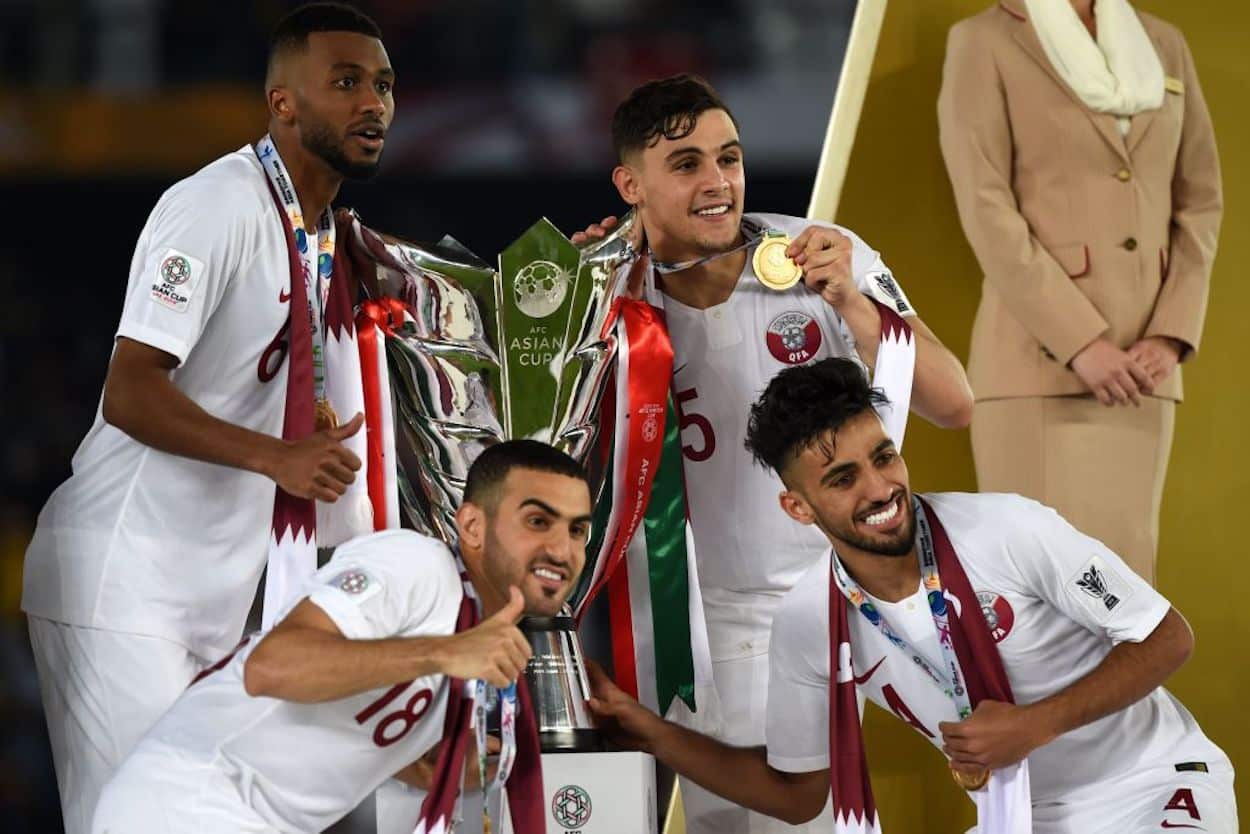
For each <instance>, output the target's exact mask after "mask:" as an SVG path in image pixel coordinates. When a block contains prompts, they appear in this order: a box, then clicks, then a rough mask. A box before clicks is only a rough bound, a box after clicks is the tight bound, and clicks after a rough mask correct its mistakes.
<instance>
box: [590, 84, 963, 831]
mask: <svg viewBox="0 0 1250 834" xmlns="http://www.w3.org/2000/svg"><path fill="white" fill-rule="evenodd" d="M612 139H613V143H614V145H615V148H616V151H617V154H618V157H619V164H618V165H617V167H616V169H615V170H614V171H613V172H612V180H613V182H614V183H615V184H616V187H617V190H618V191H619V192H620V195H621V197H622V199H624V200H625V202H626V203H628V204H629V205H631V206H632V207H633V208H634V210H635V211H636V212H637V215H638V217H639V219H640V220H641V223H642V226H643V229H644V232H645V235H646V245H647V247H648V249H649V252H650V255H651V259H652V262H653V264H655V266H656V269H655V270H653V272H652V273H651V274H650V275H649V276H648V277H647V283H646V288H645V291H646V297H647V299H648V300H649V301H651V303H652V304H654V305H656V306H659V307H662V308H663V310H664V317H665V323H666V325H667V328H668V333H669V335H670V337H671V339H672V343H673V351H674V359H673V367H674V369H675V372H674V378H673V385H674V391H675V394H676V398H677V401H678V407H679V408H680V409H681V412H682V425H683V427H685V428H684V431H683V434H682V440H683V441H684V444H683V452H684V461H683V463H684V466H685V483H686V489H687V499H688V502H689V512H690V522H691V528H692V529H693V532H694V541H695V553H696V557H697V560H698V564H697V567H698V575H699V588H700V593H701V594H702V597H703V604H704V611H705V613H706V617H707V628H708V639H709V644H710V648H711V653H712V661H713V675H714V678H715V683H716V690H717V693H718V695H719V697H720V699H721V705H722V708H723V710H724V716H723V718H724V720H723V730H724V735H723V736H722V738H723V740H725V741H727V742H730V743H733V744H742V745H755V744H762V743H763V741H764V737H763V726H764V712H763V710H764V702H765V698H766V692H767V688H768V650H769V649H768V645H769V643H768V639H769V627H770V625H771V623H772V618H773V613H774V611H775V610H776V607H777V604H778V602H779V601H780V600H781V596H782V595H783V594H784V593H785V592H786V591H788V590H789V589H790V588H791V587H793V585H794V583H795V582H796V581H798V578H799V577H800V576H801V575H802V574H803V572H804V571H806V570H807V569H808V568H809V567H811V565H812V564H813V563H815V562H817V561H819V560H820V559H821V557H822V555H823V554H824V553H825V552H826V551H827V550H828V544H827V542H825V540H824V538H823V537H822V536H821V535H820V534H819V532H818V531H816V530H814V529H812V528H810V527H804V526H803V525H800V524H795V523H794V522H793V521H791V520H790V519H788V518H786V517H785V516H784V515H782V514H781V513H775V512H769V511H768V510H767V509H766V508H767V507H770V506H772V504H773V502H774V501H775V496H776V495H777V493H778V491H780V489H781V483H780V482H779V481H778V480H777V477H776V475H774V474H773V473H772V472H769V471H765V470H763V469H761V468H759V467H756V466H753V465H752V463H751V459H750V457H749V456H748V455H747V454H746V452H745V451H744V449H743V445H742V444H743V440H744V438H745V436H746V413H747V407H748V405H749V404H750V403H751V402H752V401H753V400H754V399H755V398H756V397H757V396H758V395H759V393H760V392H761V391H762V390H763V389H764V386H765V385H767V384H768V380H770V379H771V378H772V377H773V375H775V374H776V373H777V372H778V371H779V370H781V369H782V368H786V367H790V366H793V365H802V364H805V363H808V362H811V361H814V360H817V359H822V358H825V357H829V356H841V357H848V358H850V359H852V360H853V361H855V362H856V363H857V364H860V365H861V366H862V367H865V368H870V367H873V366H874V364H875V363H876V360H877V350H878V344H879V342H880V340H881V330H882V328H881V315H882V314H881V312H880V311H879V308H878V306H877V304H880V305H881V306H882V307H884V308H886V309H888V310H889V311H892V312H893V313H895V314H897V315H899V316H902V317H903V318H905V319H906V321H907V323H908V324H909V325H910V326H911V329H912V331H913V333H914V334H915V337H916V360H915V363H916V364H915V371H914V380H915V382H914V387H913V393H912V399H911V403H912V409H913V410H914V411H915V412H916V413H918V414H920V415H921V416H922V417H924V418H926V419H928V420H930V421H931V422H933V423H935V424H937V425H939V426H943V427H948V428H959V427H962V426H965V425H967V423H968V420H969V418H970V416H971V409H972V393H971V390H970V389H969V387H968V382H967V379H966V377H965V376H964V371H963V368H962V367H961V366H960V364H959V361H958V360H957V359H956V358H955V357H954V356H953V355H952V354H951V353H950V351H948V350H947V349H946V348H945V347H944V346H943V345H942V343H941V342H940V341H939V340H938V338H937V337H936V336H934V335H933V333H932V331H930V330H929V328H928V327H926V326H925V324H924V322H923V321H921V319H920V317H919V316H918V315H917V314H916V311H915V309H914V308H913V307H912V306H911V304H910V302H909V301H908V300H907V297H906V295H905V294H904V293H903V292H902V290H901V289H900V288H899V286H898V283H897V282H896V281H895V279H894V277H893V275H892V273H891V272H890V269H889V267H887V266H886V264H885V263H884V261H883V260H882V258H881V256H880V254H879V253H878V252H877V251H876V250H874V249H872V248H871V247H870V246H869V245H868V244H866V243H865V242H864V241H863V240H861V239H860V238H859V237H858V236H857V235H855V234H854V233H853V232H851V231H850V230H849V229H845V228H842V227H838V226H833V225H831V224H827V223H813V222H811V221H808V220H805V219H802V218H798V217H787V216H784V215H777V214H745V215H744V213H743V212H744V211H745V209H744V205H745V198H746V194H745V192H746V167H745V161H746V149H745V148H744V147H743V144H742V142H741V141H740V140H739V137H738V125H737V122H736V120H735V119H734V117H733V115H732V114H731V113H730V111H729V108H728V106H727V105H726V104H725V103H724V102H723V101H722V100H721V99H720V98H719V96H717V94H716V92H715V91H714V90H713V89H712V88H711V87H710V86H709V85H708V84H707V83H706V82H704V81H702V80H701V79H698V78H694V77H692V76H688V75H680V76H676V77H673V78H668V79H664V80H662V81H654V82H651V83H648V84H645V85H643V86H641V87H639V88H638V89H636V90H634V91H633V93H631V94H630V95H629V97H628V98H626V99H625V101H624V102H622V103H621V105H620V106H619V107H618V108H617V110H616V114H615V116H614V117H613V121H612ZM613 222H614V221H613V220H612V219H611V218H608V219H607V220H606V221H605V225H606V226H607V227H608V228H610V227H611V225H612V224H613ZM604 232H605V229H604V228H603V227H601V226H600V225H598V224H597V225H595V226H591V227H590V228H589V229H588V230H587V232H586V233H583V234H580V235H575V236H574V242H581V241H583V240H585V239H586V238H587V237H590V238H593V237H598V236H601V235H602V234H604ZM766 232H781V233H784V234H786V235H788V236H789V237H790V238H791V242H790V244H789V247H788V250H787V254H788V255H790V256H792V257H793V259H794V262H795V263H796V264H797V265H798V266H800V267H801V268H802V270H803V278H802V281H801V282H800V283H798V284H797V285H795V286H793V287H791V288H790V289H787V290H784V291H775V290H773V289H769V288H767V287H765V286H764V285H762V284H761V283H760V282H759V281H758V280H757V276H756V274H755V269H754V264H753V257H752V255H753V252H754V251H755V250H754V245H755V244H756V243H758V242H759V240H760V236H761V234H763V233H766ZM874 300H875V301H876V302H877V303H874ZM745 518H749V519H751V523H750V524H746V525H744V524H742V519H745ZM682 798H683V801H684V803H685V808H686V815H687V817H686V818H687V821H688V825H689V826H690V831H691V834H713V833H714V834H725V832H744V833H745V832H747V831H752V832H763V831H767V830H770V829H771V828H780V827H779V826H777V824H776V823H775V822H773V821H770V820H767V819H763V818H760V817H759V816H758V815H755V816H752V815H750V814H749V813H748V812H746V811H745V810H742V809H737V808H733V807H732V806H730V805H727V804H726V803H725V802H724V801H723V800H721V799H719V798H718V797H715V796H712V795H710V794H708V793H706V792H704V791H702V790H700V789H699V788H698V787H697V786H692V785H683V788H682ZM818 827H819V826H816V827H814V828H813V830H815V828H818ZM782 830H785V829H782Z"/></svg>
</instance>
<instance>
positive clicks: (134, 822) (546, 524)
mask: <svg viewBox="0 0 1250 834" xmlns="http://www.w3.org/2000/svg"><path fill="white" fill-rule="evenodd" d="M456 526H457V529H458V531H459V534H460V552H459V554H458V555H459V557H460V559H461V560H462V563H461V564H462V566H463V567H462V569H463V575H462V574H461V569H460V568H459V567H458V565H457V559H456V558H455V556H454V555H453V554H452V553H451V552H450V551H449V550H448V549H447V547H446V546H445V545H444V544H442V543H441V542H439V541H436V540H435V539H431V538H427V537H425V536H420V535H418V534H416V533H413V532H410V531H401V530H396V531H387V532H383V533H375V534H372V535H369V536H364V537H362V538H359V539H355V540H353V541H351V542H349V543H347V544H345V545H343V546H341V547H339V548H338V550H337V551H336V552H335V555H334V558H333V559H332V560H331V561H330V563H329V564H327V565H326V566H325V567H324V568H322V569H321V570H320V571H319V572H318V573H317V575H316V576H315V577H313V579H312V580H311V581H310V584H309V586H308V592H307V594H306V595H305V597H304V598H303V599H302V600H301V601H300V602H298V603H297V604H296V605H295V606H294V608H292V609H291V610H290V612H289V613H287V615H286V616H285V618H283V619H282V621H281V622H279V623H278V624H277V625H276V626H275V627H274V628H273V629H271V630H270V631H269V632H267V633H264V634H261V635H259V636H257V637H255V638H253V639H249V640H248V641H246V642H245V644H244V645H243V646H242V647H241V648H240V649H239V650H238V651H237V652H236V653H235V654H234V655H232V656H229V657H227V658H226V659H225V660H223V661H221V662H220V663H218V664H217V665H216V666H215V667H213V671H211V672H209V673H207V674H206V675H204V676H202V678H201V679H200V680H198V681H197V682H196V683H194V684H192V686H191V687H190V688H189V689H188V690H187V691H186V693H185V694H183V695H182V697H180V698H179V699H178V700H177V702H175V703H174V705H173V707H171V708H170V710H169V712H167V713H166V714H165V715H164V716H163V717H162V718H161V720H160V721H159V722H158V723H157V724H156V726H155V727H154V728H153V729H152V730H151V731H150V732H149V733H148V734H147V735H146V736H145V737H144V738H143V739H142V740H141V741H140V742H139V744H138V745H137V746H136V748H135V751H134V752H133V753H132V754H131V756H130V757H129V758H128V759H127V760H126V762H125V763H124V764H123V765H122V767H121V769H120V770H119V772H118V774H117V776H116V778H115V779H114V780H113V781H112V782H110V783H109V785H108V787H107V788H106V789H105V791H104V794H103V796H102V798H101V800H100V806H99V811H98V813H97V814H96V818H95V823H94V826H93V831H95V832H96V834H143V832H152V834H156V832H162V834H177V832H187V834H190V832H197V834H210V832H212V833H213V834H216V832H220V834H227V832H230V833H231V834H234V833H235V832H250V833H251V834H276V832H279V831H282V832H290V831H300V832H314V831H322V830H324V829H325V828H327V827H329V826H330V825H331V824H333V823H334V822H335V821H336V820H338V819H339V818H340V817H342V816H344V815H345V814H347V813H348V812H349V811H351V810H352V809H353V808H354V807H355V806H356V805H357V803H358V802H360V800H361V799H362V798H364V797H365V796H366V795H367V794H368V793H369V792H370V791H372V790H374V789H375V788H376V787H377V786H378V785H380V784H381V783H382V782H383V781H385V780H386V779H387V778H389V777H391V776H393V775H394V776H397V777H398V778H400V779H404V780H410V779H411V773H412V771H413V770H414V768H415V764H414V763H416V762H417V760H418V759H420V758H421V757H422V756H423V755H424V754H425V753H426V752H427V751H429V750H430V748H431V747H433V746H434V745H436V744H438V743H439V742H440V741H442V742H444V743H450V742H451V739H449V738H447V735H446V734H447V732H448V730H447V727H448V725H447V723H445V717H446V716H445V712H447V709H448V707H447V704H448V699H449V695H450V694H451V690H452V689H453V687H458V686H460V685H461V682H462V681H463V680H469V679H474V678H480V679H483V680H485V681H486V682H488V683H489V684H491V685H493V686H497V687H504V686H506V685H507V684H509V683H511V682H512V681H515V680H516V679H517V676H518V675H519V674H520V673H521V672H522V671H523V670H524V669H525V665H526V662H527V661H528V659H529V657H530V648H529V644H528V642H527V641H526V639H525V637H524V636H523V635H522V634H521V632H520V631H519V630H518V629H517V628H516V625H515V623H516V621H517V620H518V619H519V618H520V617H521V616H522V614H529V615H535V616H542V617H550V616H554V615H555V614H556V613H557V612H558V611H559V610H560V606H561V605H563V604H564V601H565V599H566V598H567V596H568V594H569V592H570V591H571V590H572V588H573V585H574V583H575V582H576V580H577V577H578V575H579V574H580V573H581V570H582V566H583V565H584V563H585V559H586V539H587V533H588V531H589V527H590V491H589V488H588V486H587V484H586V480H585V474H584V473H583V471H582V469H581V467H580V466H578V465H577V464H576V463H575V462H574V461H573V460H572V459H571V458H569V457H568V456H567V455H565V454H563V453H562V452H558V451H556V450H555V449H553V448H551V447H550V446H546V445H544V444H542V443H537V442H535V441H530V440H517V441H509V442H507V443H501V444H499V445H496V446H493V447H491V448H489V449H487V450H486V451H484V452H483V453H482V454H481V455H480V456H479V457H478V459H477V460H476V461H475V462H474V464H473V466H472V467H471V468H470V470H469V475H468V480H467V484H466V486H465V498H464V502H463V504H462V505H461V506H460V509H459V510H458V511H457V513H456ZM466 595H467V596H466ZM466 605H467V606H468V607H469V608H470V609H475V610H476V613H477V614H478V615H480V616H481V617H482V618H484V621H483V622H482V623H481V624H480V625H477V626H476V627H473V628H469V629H468V630H461V629H463V628H464V627H465V625H466V624H467V623H466V621H465V619H464V617H465V607H466ZM458 620H459V622H458ZM521 700H522V703H521V704H520V709H526V708H528V704H527V703H526V702H525V699H524V698H522V699H521ZM523 720H524V717H523V716H521V715H519V714H518V718H517V722H518V725H519V726H520V725H521V724H522V722H523ZM536 740H537V736H536V735H535V736H534V741H535V743H536ZM533 753H534V756H535V757H536V756H537V750H536V749H535V750H534V751H533ZM523 758H524V757H523V752H522V751H521V749H520V748H519V747H518V759H517V761H518V763H521V762H522V760H523ZM513 773H514V775H515V774H516V773H517V770H516V769H514V770H513ZM456 784H457V785H458V782H457V783H456ZM510 784H511V783H510ZM421 786H422V787H426V786H425V785H424V784H421ZM522 798H524V797H522ZM538 801H539V802H540V803H541V796H540V797H539V800H538ZM514 819H515V816H514Z"/></svg>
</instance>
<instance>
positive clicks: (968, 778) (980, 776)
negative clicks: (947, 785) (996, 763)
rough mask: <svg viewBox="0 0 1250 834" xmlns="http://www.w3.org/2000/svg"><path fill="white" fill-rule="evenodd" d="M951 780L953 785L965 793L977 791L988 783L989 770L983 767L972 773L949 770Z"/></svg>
mask: <svg viewBox="0 0 1250 834" xmlns="http://www.w3.org/2000/svg"><path fill="white" fill-rule="evenodd" d="M951 778H952V779H954V780H955V784H956V785H958V786H959V787H961V788H963V789H964V790H966V791H979V790H981V789H982V788H984V787H985V786H986V784H987V783H988V782H989V781H990V770H989V768H987V767H983V768H981V769H980V770H977V771H975V772H973V773H968V772H966V771H962V770H956V769H955V768H953V767H952V768H951Z"/></svg>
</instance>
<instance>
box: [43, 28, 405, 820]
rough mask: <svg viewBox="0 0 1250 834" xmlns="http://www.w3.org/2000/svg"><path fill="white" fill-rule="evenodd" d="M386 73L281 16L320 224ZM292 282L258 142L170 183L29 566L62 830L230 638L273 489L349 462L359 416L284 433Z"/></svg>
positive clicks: (283, 126)
mask: <svg viewBox="0 0 1250 834" xmlns="http://www.w3.org/2000/svg"><path fill="white" fill-rule="evenodd" d="M392 77H393V73H392V72H391V69H390V66H389V62H388V60H387V56H386V51H385V49H384V48H383V47H382V43H381V41H380V40H379V35H378V30H377V27H376V26H375V25H374V24H373V22H372V21H371V20H369V19H368V18H365V17H364V16H363V15H360V14H359V13H358V12H356V11H355V10H353V9H350V8H347V7H342V6H327V5H326V4H313V5H311V6H306V7H303V8H301V9H299V10H298V11H296V12H295V13H294V14H292V15H291V16H290V17H288V18H286V19H285V20H284V21H283V22H282V23H281V24H280V25H279V28H278V30H277V31H276V33H275V39H274V47H273V49H272V52H271V57H270V77H269V79H268V83H267V88H268V89H267V93H268V97H269V103H270V111H271V112H270V116H271V118H270V134H271V136H272V137H273V140H274V142H275V143H276V145H277V147H278V149H279V151H280V153H281V154H282V157H283V159H284V160H285V161H286V163H287V166H288V168H289V170H290V175H291V180H292V182H293V185H294V188H295V191H296V192H297V193H298V196H299V200H300V204H301V205H302V206H303V208H304V211H305V215H306V216H307V217H308V218H310V220H309V222H314V223H315V222H316V218H318V217H319V216H321V214H322V210H323V209H325V208H326V207H327V206H329V204H330V201H331V200H332V199H333V197H334V195H335V193H336V192H337V189H338V186H339V184H340V183H341V182H342V181H343V179H344V178H345V177H348V176H351V177H360V176H366V175H368V174H369V173H371V172H372V170H373V169H374V168H375V167H376V165H377V162H378V158H379V154H380V150H381V145H380V142H379V141H377V140H369V141H367V142H366V141H365V140H363V139H362V138H361V137H359V136H356V135H354V133H353V131H354V130H356V129H357V126H359V125H363V124H368V125H370V126H373V127H378V128H379V129H380V130H382V131H385V127H386V125H387V124H389V122H390V120H391V117H392V113H393V103H392V100H391V93H390V84H391V80H392ZM299 231H301V232H302V231H303V230H302V229H301V230H299ZM290 278H291V269H290V260H289V257H288V248H287V242H286V233H285V231H284V227H283V220H282V217H281V215H280V209H279V208H278V207H277V205H276V204H275V202H274V199H273V198H272V197H271V196H270V191H269V185H268V184H267V181H266V175H265V173H264V171H263V170H262V168H261V165H260V163H259V161H258V159H257V155H256V153H255V152H254V151H253V149H252V148H251V147H250V146H249V147H245V148H243V149H241V150H239V151H236V152H235V153H231V154H228V155H226V156H225V157H222V158H221V159H219V160H217V161H216V162H213V163H211V164H210V165H208V166H207V167H205V168H204V169H202V170H201V171H199V172H198V173H196V174H194V175H193V176H191V177H189V178H187V179H185V180H183V181H181V182H179V183H177V184H176V185H174V186H173V187H172V188H170V189H169V190H168V191H167V192H166V193H165V194H164V195H163V196H162V197H161V199H160V201H159V202H158V203H157V205H156V207H155V209H154V210H153V211H152V214H151V216H150V217H149V218H148V221H147V224H146V225H145V227H144V229H143V232H142V233H141V235H140V237H139V241H138V244H137V245H136V248H135V254H134V259H133V262H132V264H131V268H130V278H129V283H128V285H127V290H126V298H125V302H124V305H123V309H122V315H121V322H120V324H119V325H118V328H117V341H116V345H115V347H114V352H113V356H112V359H111V361H110V364H109V371H108V378H107V381H106V382H105V387H104V394H103V397H102V399H101V405H100V409H99V410H98V411H97V414H96V418H95V422H94V424H93V425H92V427H91V430H90V431H89V432H88V434H87V436H86V438H85V439H84V440H83V443H82V445H81V446H80V447H79V449H78V451H77V453H76V454H75V456H74V460H73V475H72V476H71V477H70V479H69V480H68V481H66V482H65V483H64V484H62V485H61V486H60V487H59V488H58V489H57V490H56V492H55V493H54V494H53V495H52V497H51V498H50V499H49V501H48V503H47V505H46V506H45V507H44V509H43V511H42V513H41V514H40V517H39V522H38V526H37V528H36V531H35V535H34V539H33V541H32V542H31V544H30V547H29V549H28V551H27V555H26V563H25V577H24V588H23V597H22V608H23V610H24V611H26V613H27V615H28V618H29V623H30V632H31V642H32V645H33V647H34V653H35V660H36V664H37V667H38V671H39V679H40V685H41V687H42V694H43V703H44V711H45V714H46V716H47V721H48V729H49V735H50V737H51V742H52V751H53V757H54V761H55V765H56V771H57V782H58V787H59V789H60V795H61V803H62V811H63V816H64V820H65V826H66V831H67V832H69V834H82V832H85V831H86V830H87V826H88V825H89V824H90V821H91V813H92V811H93V809H94V806H95V801H96V797H97V796H98V795H99V791H100V788H101V787H102V786H103V784H104V781H105V780H106V779H107V778H108V776H109V774H110V773H111V771H112V770H113V769H114V768H115V767H116V766H117V764H118V763H120V761H121V759H122V757H124V756H125V754H126V753H127V752H128V751H129V749H130V748H131V746H132V745H133V744H134V742H135V741H136V740H137V739H138V737H139V736H140V735H141V734H142V733H143V732H144V731H145V730H147V729H148V727H150V726H151V725H152V723H153V722H154V721H155V720H156V719H157V717H159V716H160V714H161V713H162V712H164V711H165V709H166V708H167V707H168V706H169V705H170V704H171V703H172V702H173V700H174V698H176V697H177V696H178V693H179V692H181V691H182V689H183V688H184V687H185V686H186V685H187V683H188V682H189V681H190V680H191V678H192V677H193V676H194V675H195V674H196V672H198V671H199V670H200V669H201V668H203V666H204V665H205V664H206V662H207V660H208V659H211V658H214V657H219V656H220V655H221V654H223V653H224V652H226V651H229V650H230V648H231V647H233V646H234V645H235V644H236V643H237V642H238V640H239V638H240V636H241V635H242V632H243V627H244V622H245V620H246V617H247V612H248V609H249V607H250V605H251V603H252V599H253V597H254V596H255V592H256V586H257V582H258V581H259V578H260V574H261V570H262V568H263V566H264V563H265V556H266V548H267V544H266V542H267V538H268V535H269V530H270V521H271V516H272V512H273V507H274V491H275V484H277V485H280V486H281V487H282V488H283V489H285V490H286V491H287V492H289V493H291V494H292V495H296V496H300V497H303V498H310V497H315V498H317V499H321V500H324V501H328V502H330V501H334V500H335V498H336V497H337V496H338V495H339V494H341V493H342V492H343V490H344V489H345V487H346V484H348V483H350V482H351V481H352V480H353V479H354V474H353V473H354V470H355V469H357V468H359V465H360V464H359V461H358V460H357V459H356V458H355V456H354V455H352V454H351V452H349V451H348V450H347V449H346V448H344V447H343V445H342V443H341V441H342V440H343V439H344V438H345V437H347V436H349V435H351V434H352V433H353V432H355V431H356V430H357V429H358V428H359V426H360V420H352V421H350V422H349V423H347V424H346V425H344V426H342V427H340V428H338V429H335V430H329V431H322V432H318V433H316V434H314V435H312V436H311V437H307V438H305V439H303V440H300V441H298V442H294V441H290V442H289V441H284V440H283V439H282V437H283V421H284V411H285V397H286V392H287V370H288V366H289V364H290V363H289V362H287V353H288V341H287V334H288V330H289V327H290V322H291V312H290V311H289V308H290V307H291V306H292V305H291V304H290V303H289V301H288V299H289V297H290V292H291V289H292V287H291V285H290ZM299 320H300V319H299V318H298V315H297V317H296V319H295V321H296V322H298V321H299ZM137 680H141V681H143V685H142V686H141V687H138V688H136V687H135V686H134V682H135V681H137Z"/></svg>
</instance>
